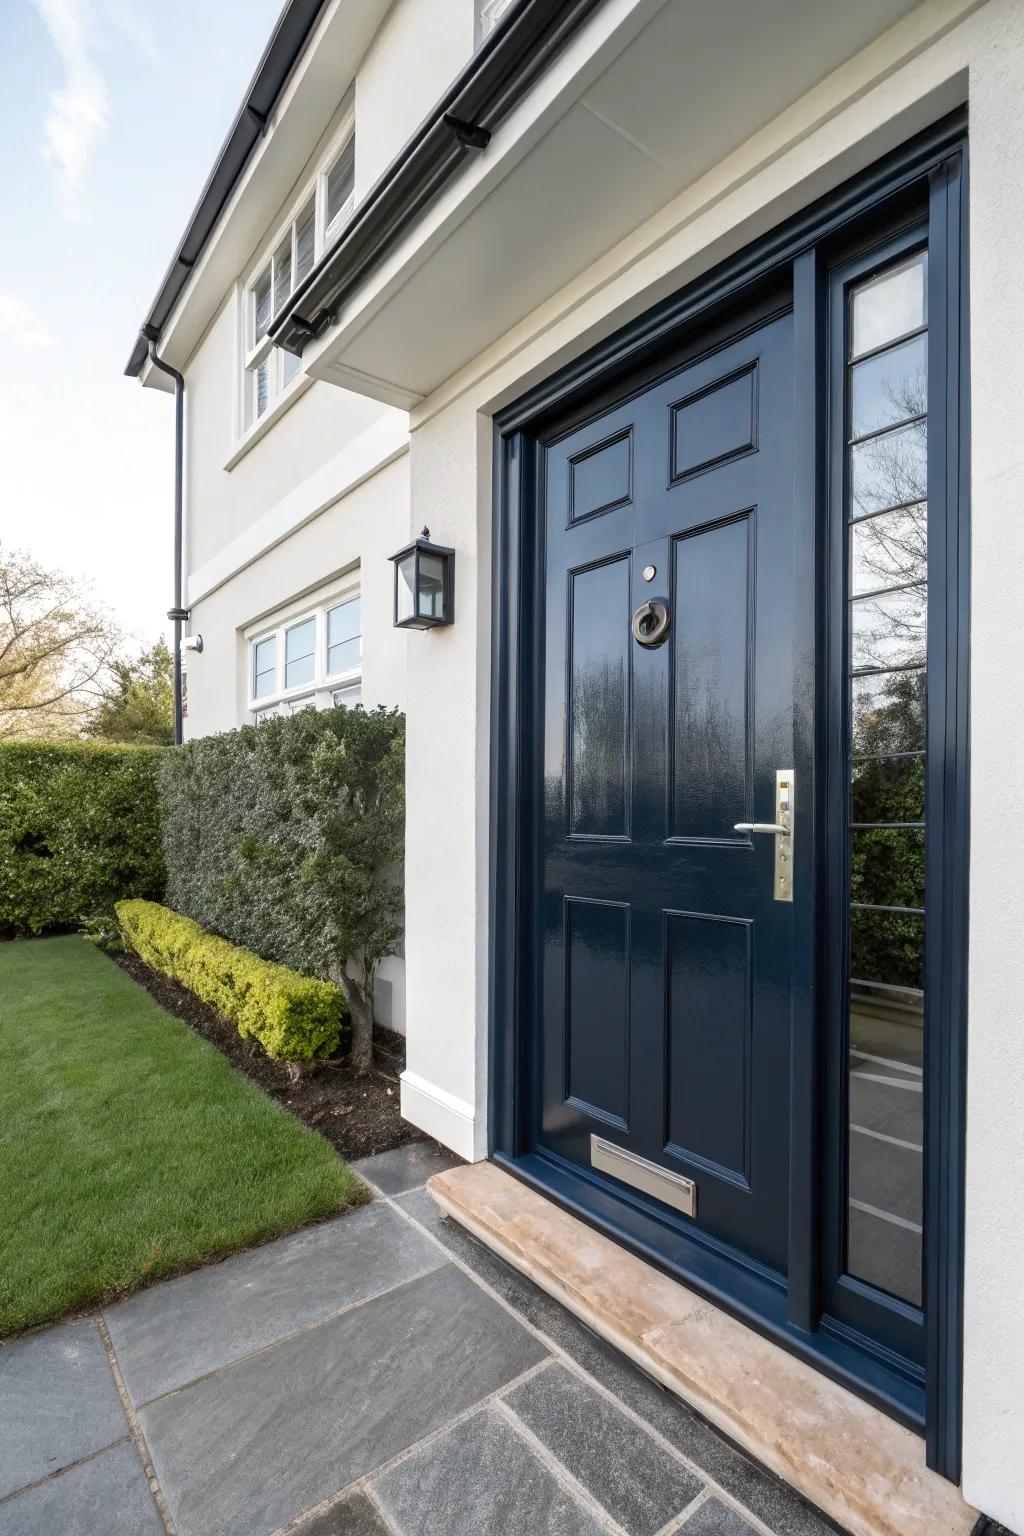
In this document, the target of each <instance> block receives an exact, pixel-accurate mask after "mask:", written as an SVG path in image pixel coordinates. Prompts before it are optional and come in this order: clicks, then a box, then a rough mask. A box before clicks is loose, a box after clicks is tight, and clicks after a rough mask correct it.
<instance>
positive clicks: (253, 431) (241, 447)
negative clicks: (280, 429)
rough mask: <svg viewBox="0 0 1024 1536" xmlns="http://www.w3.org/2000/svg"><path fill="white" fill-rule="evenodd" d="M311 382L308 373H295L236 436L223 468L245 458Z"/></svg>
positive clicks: (227, 468)
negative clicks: (268, 404) (249, 424)
mask: <svg viewBox="0 0 1024 1536" xmlns="http://www.w3.org/2000/svg"><path fill="white" fill-rule="evenodd" d="M312 383H313V380H312V379H311V378H310V377H309V375H308V374H305V373H298V374H296V375H295V378H294V379H292V380H291V382H290V383H289V384H286V385H285V387H284V389H283V390H282V391H281V393H280V394H279V395H278V397H277V399H276V400H275V401H274V403H273V405H271V406H269V407H268V409H267V410H265V411H264V412H263V415H262V416H261V417H260V418H259V419H258V420H257V421H254V422H253V424H252V426H251V427H249V428H248V429H247V430H246V431H245V433H244V434H243V435H242V436H241V437H240V438H238V440H237V441H236V443H235V446H234V448H233V449H232V450H231V454H230V457H229V458H227V459H226V460H225V462H224V468H225V470H232V469H234V467H235V465H236V464H238V463H240V462H241V460H242V459H244V458H245V456H246V454H247V453H248V452H249V449H250V448H255V446H256V444H257V443H258V442H259V440H260V438H261V437H265V436H266V434H267V433H268V432H269V431H270V429H271V427H272V426H273V425H274V423H275V422H277V421H280V419H281V417H282V416H283V415H284V413H285V411H287V410H290V409H291V407H292V406H293V405H294V404H295V402H296V400H298V399H299V398H300V396H302V395H304V394H305V393H306V390H307V389H308V388H309V386H310V385H311V384H312Z"/></svg>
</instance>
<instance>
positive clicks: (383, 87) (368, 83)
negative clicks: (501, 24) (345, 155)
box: [356, 0, 476, 198]
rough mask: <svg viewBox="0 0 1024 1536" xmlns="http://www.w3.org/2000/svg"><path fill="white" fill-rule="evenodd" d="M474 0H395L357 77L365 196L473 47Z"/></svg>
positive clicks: (360, 178) (359, 184)
mask: <svg viewBox="0 0 1024 1536" xmlns="http://www.w3.org/2000/svg"><path fill="white" fill-rule="evenodd" d="M475 5H476V0H395V4H394V5H393V6H392V7H391V10H390V11H389V12H388V15H387V19H386V20H385V22H384V25H383V26H382V27H381V28H380V30H379V32H378V33H377V35H376V37H375V38H374V40H373V42H372V43H371V45H370V47H369V48H368V49H367V51H366V54H365V56H364V58H363V61H362V63H361V64H360V66H359V71H358V73H357V75H356V123H357V128H356V197H357V198H361V197H364V196H365V195H366V193H367V191H368V190H369V188H370V187H371V186H372V185H373V183H374V182H375V181H376V180H377V177H378V176H379V175H380V173H381V171H383V170H384V168H385V166H387V165H388V164H389V163H390V162H391V160H393V159H394V157H395V155H396V154H397V153H398V151H399V150H400V149H401V148H402V145H403V144H404V143H405V142H406V140H407V139H408V138H410V136H411V135H412V133H413V132H414V130H415V129H416V128H418V127H419V125H420V123H421V122H422V121H423V119H424V118H425V117H426V115H427V113H428V112H429V111H430V109H431V107H433V105H434V103H435V102H436V101H437V100H438V99H439V98H440V97H441V96H442V95H443V94H444V92H445V91H446V90H447V88H448V86H449V85H450V84H451V82H452V81H453V80H454V79H455V76H456V75H457V74H458V73H459V71H460V70H461V69H462V67H463V66H464V65H465V63H466V61H467V60H468V59H469V57H470V55H471V54H472V52H473V43H474V30H475Z"/></svg>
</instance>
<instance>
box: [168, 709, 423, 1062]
mask: <svg viewBox="0 0 1024 1536" xmlns="http://www.w3.org/2000/svg"><path fill="white" fill-rule="evenodd" d="M404 779H405V753H404V721H403V719H402V717H401V716H400V715H398V714H397V713H393V712H392V713H389V712H387V711H385V710H375V711H370V712H366V711H363V710H361V709H355V710H349V709H343V708H337V709H330V710H312V709H309V710H303V711H302V712H300V713H299V714H296V715H290V716H285V717H282V718H276V719H273V720H268V721H266V722H265V723H263V724H260V725H249V726H243V727H242V728H241V729H240V730H237V731H230V732H228V733H227V734H225V735H223V736H210V737H205V738H203V739H202V740H200V741H196V742H191V743H189V744H188V745H187V746H185V747H181V748H176V749H175V750H174V751H173V752H170V753H168V754H167V756H166V758H165V761H164V764H163V768H162V770H161V798H162V803H163V810H164V853H165V857H166V860H167V869H168V884H167V901H168V903H169V904H170V905H171V906H173V907H174V908H175V909H176V910H177V911H179V912H184V913H186V914H187V915H188V916H189V917H192V918H194V919H195V920H196V921H197V922H200V923H202V924H203V926H204V927H207V928H211V929H213V930H214V931H215V932H217V933H221V934H224V935H225V936H226V937H227V938H229V939H231V940H233V941H234V942H235V943H238V944H244V945H245V946H246V947H247V948H249V949H252V950H254V951H255V952H256V953H258V954H261V955H263V956H265V957H266V958H267V959H269V960H277V961H279V962H281V963H282V964H286V965H290V966H293V967H295V969H297V970H301V971H306V972H309V973H311V974H313V975H318V976H332V977H335V978H336V979H337V980H338V981H339V982H340V984H341V986H342V987H343V989H344V991H345V995H346V997H347V999H348V1002H349V1007H350V1010H351V1014H352V1026H353V1040H352V1055H353V1064H354V1065H355V1066H356V1067H358V1068H360V1069H361V1068H363V1067H365V1066H366V1065H368V1062H369V1052H370V1045H371V1038H372V1024H373V1020H372V988H373V975H374V971H375V969H376V967H377V966H378V965H379V963H380V961H381V960H382V959H383V958H384V957H385V956H386V955H389V954H391V953H393V951H394V949H395V948H396V946H397V944H398V942H399V938H400V936H401V916H402V893H401V885H400V879H401V863H402V856H403V851H404V843H403V837H404V825H405V802H404Z"/></svg>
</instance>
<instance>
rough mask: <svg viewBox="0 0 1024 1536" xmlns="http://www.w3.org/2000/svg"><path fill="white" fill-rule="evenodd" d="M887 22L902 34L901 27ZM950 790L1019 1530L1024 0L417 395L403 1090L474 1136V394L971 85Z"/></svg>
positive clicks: (972, 1394)
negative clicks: (963, 895)
mask: <svg viewBox="0 0 1024 1536" xmlns="http://www.w3.org/2000/svg"><path fill="white" fill-rule="evenodd" d="M908 40H909V41H908ZM968 95H969V104H970V113H971V130H970V131H971V182H970V214H971V231H972V233H971V239H972V252H971V316H972V362H971V386H972V402H973V406H972V408H973V419H974V426H973V446H972V475H973V490H972V539H973V586H972V607H973V612H972V635H971V643H972V661H971V667H972V693H973V697H972V762H971V785H972V811H971V838H972V847H971V919H970V949H971V959H970V1023H969V1028H970V1053H969V1075H968V1117H969V1128H968V1175H967V1207H968V1233H967V1255H966V1312H965V1335H966V1337H965V1371H966V1383H965V1406H964V1430H965V1443H964V1484H963V1486H964V1493H965V1496H966V1498H967V1499H968V1500H969V1501H971V1502H972V1503H974V1504H975V1505H977V1506H978V1507H980V1508H981V1509H983V1510H984V1511H985V1512H986V1513H989V1514H991V1515H993V1516H994V1517H995V1518H997V1519H999V1520H1001V1521H1002V1522H1004V1523H1005V1524H1007V1525H1008V1526H1010V1527H1011V1528H1012V1529H1016V1530H1024V1390H1022V1388H1021V1383H1022V1382H1024V1323H1022V1320H1021V1309H1020V1304H1019V1298H1020V1295H1021V1288H1022V1281H1021V1276H1022V1274H1024V1223H1022V1222H1021V1221H1020V1219H1019V1214H1018V1210H1019V1206H1020V1203H1021V1202H1020V1197H1019V1195H1018V1191H1019V1190H1020V1189H1021V1188H1024V1136H1022V1135H1021V1130H1020V1127H1021V1124H1022V1123H1024V944H1022V943H1021V940H1020V934H1021V932H1022V931H1024V876H1022V869H1024V831H1022V827H1021V822H1020V818H1019V817H1018V816H1017V814H1016V811H1017V806H1018V805H1019V804H1020V803H1021V800H1022V791H1024V751H1022V749H1024V727H1022V726H1021V720H1022V719H1024V658H1022V657H1021V655H1020V654H1019V652H1020V641H1019V639H1018V636H1019V633H1020V624H1019V617H1018V615H1019V607H1020V599H1019V587H1020V581H1021V573H1022V572H1024V505H1022V502H1024V490H1022V485H1024V451H1022V441H1024V437H1022V431H1021V425H1020V404H1019V402H1020V398H1021V380H1020V378H1019V375H1020V373H1021V369H1022V363H1021V358H1022V356H1024V283H1022V281H1021V255H1020V253H1021V251H1022V250H1024V195H1022V193H1021V188H1020V181H1019V167H1020V164H1021V163H1022V153H1024V128H1022V119H1021V112H1020V103H1021V100H1022V99H1024V6H1022V5H1021V3H1020V0H988V3H986V4H983V5H979V6H971V5H963V4H960V5H957V4H956V3H954V0H949V3H943V0H929V3H927V4H926V5H924V6H922V7H921V8H920V9H919V12H917V13H915V15H914V16H913V17H911V18H908V24H907V26H905V27H904V28H903V29H902V31H901V32H899V34H898V37H897V38H896V40H895V41H893V40H892V39H883V40H881V41H880V42H879V43H877V44H875V45H872V47H871V48H870V49H868V50H866V51H865V53H864V54H862V55H860V56H858V58H856V59H853V60H851V61H850V62H849V64H848V65H845V66H843V68H842V69H841V70H839V71H837V72H836V74H835V75H834V76H832V77H830V79H829V80H828V81H826V82H824V83H823V85H821V86H819V87H816V88H815V90H814V91H813V92H811V93H809V95H808V97H807V98H804V99H803V100H802V101H801V102H799V103H795V104H794V106H793V107H792V108H791V109H790V110H789V111H788V112H787V113H785V114H783V116H782V117H781V118H780V119H778V120H776V122H774V123H772V124H770V125H768V127H767V128H765V129H764V130H763V131H762V132H760V133H759V134H757V135H756V136H755V137H754V138H753V139H751V140H750V141H748V142H747V144H745V145H743V146H741V147H740V148H739V149H738V150H737V151H735V152H734V153H733V154H732V155H731V156H730V157H729V161H728V162H727V163H723V165H722V166H721V167H716V168H715V169H714V170H713V171H711V172H710V173H708V175H707V176H705V177H702V178H701V181H700V183H698V184H695V186H694V187H693V188H691V189H688V190H687V192H685V193H683V194H682V195H681V196H680V197H679V198H677V199H675V200H674V201H673V203H672V204H671V205H669V207H667V208H666V209H665V210H664V212H663V213H662V214H660V215H658V216H656V217H655V218H654V219H652V220H651V221H650V223H649V225H648V226H644V227H643V228H641V229H640V230H638V231H637V232H636V233H635V234H634V235H633V236H631V237H629V239H628V240H626V241H624V242H623V243H622V247H621V248H616V249H615V250H613V251H612V252H609V253H608V254H607V255H606V256H605V257H603V258H602V259H601V261H599V262H596V263H595V264H594V266H593V267H592V268H590V269H588V270H587V271H585V272H583V273H582V274H581V275H580V277H579V278H578V279H576V280H575V281H574V282H573V283H571V284H570V285H568V286H567V287H566V288H565V289H563V290H562V291H561V292H560V293H559V294H558V295H556V296H555V297H554V298H553V299H552V300H551V301H550V302H549V303H547V304H545V305H544V306H542V308H541V309H540V310H538V311H537V312H535V313H534V314H533V315H532V316H530V317H528V318H526V319H525V320H524V321H523V322H522V323H521V324H520V325H518V326H517V327H516V328H515V330H514V331H512V332H510V333H509V334H508V335H507V336H506V337H505V338H503V340H502V341H501V342H500V343H498V344H496V345H495V346H494V347H492V348H490V349H489V351H488V352H487V354H485V355H484V356H482V357H480V358H478V359H476V360H475V361H474V363H473V364H471V365H470V366H469V367H467V368H466V369H465V370H463V372H462V374H460V375H459V376H457V377H456V378H454V379H452V380H450V381H448V383H447V384H446V385H444V386H443V387H442V388H440V389H439V390H437V391H436V392H435V394H434V395H433V396H431V397H430V398H429V399H428V400H426V401H425V402H424V403H423V405H422V406H421V407H418V408H417V410H416V411H415V412H414V414H413V418H412V427H413V440H412V454H411V469H412V514H413V522H414V523H415V524H419V523H420V522H422V521H423V520H424V519H425V518H426V519H428V520H429V521H430V524H431V528H432V529H433V531H434V532H435V534H436V535H437V536H438V537H439V538H443V539H444V541H445V542H448V543H451V544H453V545H454V546H455V547H456V548H457V550H458V561H459V577H458V583H457V585H458V599H457V601H458V607H457V614H458V618H457V621H456V624H455V627H454V628H453V629H452V630H451V631H449V632H447V633H444V634H435V635H425V636H414V637H413V639H412V643H411V646H410V652H409V697H408V716H409V763H408V777H409V784H410V801H409V816H410V835H409V844H408V859H407V876H406V883H407V900H408V912H409V920H410V941H409V949H408V988H409V996H410V1012H409V1022H410V1031H409V1074H408V1076H407V1079H406V1080H405V1081H404V1082H403V1099H402V1104H403V1112H404V1113H405V1114H406V1115H407V1116H408V1117H409V1118H411V1119H412V1120H414V1121H415V1122H416V1123H417V1124H419V1125H421V1126H423V1127H424V1128H425V1129H428V1130H430V1131H431V1132H432V1133H433V1134H434V1135H437V1136H438V1137H439V1138H440V1139H441V1140H443V1141H446V1142H447V1143H448V1144H449V1145H451V1146H452V1147H453V1148H455V1149H456V1150H457V1151H458V1152H460V1153H461V1154H462V1155H463V1156H467V1157H470V1156H475V1157H481V1156H484V1155H485V1152H486V1141H487V1139H486V1124H485V1121H486V1093H485V1082H486V1072H485V1062H486V1051H487V1034H486V1021H487V964H486V955H487V892H488V862H487V860H488V842H487V819H488V800H487V779H488V770H487V756H488V745H487V737H488V717H487V701H488V689H489V620H488V618H487V610H488V591H489V587H488V583H489V562H488V555H487V547H488V542H489V528H490V516H491V508H490V489H489V486H490V481H489V462H488V459H489V453H490V447H489V444H490V417H491V415H492V414H493V411H494V410H495V408H497V407H498V406H500V405H502V404H504V403H506V402H507V401H509V400H511V399H514V398H515V397H516V396H517V395H518V394H520V393H521V392H522V391H523V390H524V389H525V388H527V387H529V386H530V385H531V384H533V383H535V382H536V381H537V380H538V379H540V378H543V377H545V376H546V375H547V374H549V373H550V372H551V371H552V370H553V369H554V368H555V367H557V366H559V365H560V364H562V363H564V362H565V361H567V360H568V359H569V358H571V357H572V356H573V355H575V354H578V353H579V352H580V351H582V350H583V349H584V348H585V347H586V346H587V345H589V344H591V343H592V342H593V341H594V340H596V339H598V338H599V337H600V336H602V335H606V334H608V333H609V332H611V331H612V330H614V329H615V328H616V327H617V326H618V325H620V324H622V323H623V322H624V321H625V320H627V319H629V318H631V317H632V316H633V315H635V314H637V313H640V312H642V311H643V309H645V308H647V307H648V306H649V305H650V304H651V303H653V302H654V301H655V300H656V299H657V298H660V297H661V296H663V295H664V294H665V293H667V292H671V291H672V290H673V289H675V288H678V287H679V286H681V285H682V284H683V283H684V282H686V281H688V280H690V279H691V278H692V277H694V276H695V275H697V274H698V273H699V272H701V271H703V270H706V269H707V268H708V267H709V266H711V265H713V264H714V262H716V261H717V260H719V259H721V258H722V257H723V256H724V255H726V254H728V253H729V252H730V251H731V250H735V249H738V248H739V247H740V246H742V245H743V244H745V243H746V242H747V241H748V240H750V239H751V238H753V237H754V236H756V235H757V234H759V233H761V232H763V231H764V230H766V229H769V228H771V227H772V226H773V225H774V224H775V223H777V222H779V220H781V219H782V218H784V217H785V216H786V215H787V214H789V213H791V212H793V211H795V210H796V209H797V208H799V207H801V206H805V205H806V204H807V203H809V202H810V201H812V200H813V198H814V197H815V196H817V195H818V194H820V193H821V192H822V191H824V190H826V189H827V188H828V187H829V186H832V185H836V184H838V183H839V182H841V181H842V180H844V179H845V178H846V177H847V176H849V175H851V174H852V173H853V172H855V171H856V170H858V169H860V168H861V167H862V166H865V165H867V164H870V163H871V162H872V161H873V160H875V159H876V158H878V157H879V156H880V155H882V154H884V153H885V152H886V150H888V149H890V148H893V147H895V146H896V145H897V144H899V143H900V142H902V141H903V140H904V139H906V138H907V137H908V136H909V135H911V134H912V133H913V132H915V131H917V130H918V129H919V128H921V127H923V126H925V124H926V123H928V122H929V121H933V120H935V119H936V118H937V117H939V116H941V115H942V114H943V113H944V112H945V111H948V110H949V109H950V108H951V107H952V106H954V105H955V104H957V103H958V102H962V101H964V100H965V99H968Z"/></svg>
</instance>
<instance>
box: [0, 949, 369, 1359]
mask: <svg viewBox="0 0 1024 1536" xmlns="http://www.w3.org/2000/svg"><path fill="white" fill-rule="evenodd" d="M365 1198H366V1195H365V1190H364V1186H363V1185H362V1184H361V1183H360V1181H359V1180H358V1178H357V1177H356V1175H355V1174H354V1173H352V1171H351V1169H349V1168H348V1167H347V1166H346V1164H345V1163H343V1162H342V1161H341V1159H340V1158H339V1157H338V1156H337V1154H336V1153H335V1152H334V1150H333V1149H332V1148H331V1147H330V1146H328V1144H327V1142H325V1141H323V1140H321V1138H320V1137H319V1136H316V1135H314V1134H313V1132H312V1131H308V1130H306V1128H305V1127H304V1126H302V1125H300V1124H299V1123H298V1121H297V1120H294V1119H292V1117H291V1116H290V1115H289V1114H287V1113H286V1112H285V1111H284V1110H281V1109H278V1107H277V1106H276V1105H275V1104H274V1103H272V1102H271V1100H270V1099H268V1098H267V1097H266V1096H265V1095H264V1094H262V1093H261V1092H260V1091H259V1089H257V1088H256V1087H254V1086H253V1085H252V1084H251V1083H249V1082H247V1081H246V1079H245V1078H243V1077H241V1076H240V1075H239V1074H238V1073H237V1072H235V1070H234V1069H233V1068H232V1067H231V1066H230V1065H229V1063H228V1062H227V1060H226V1059H225V1058H224V1057H223V1056H221V1055H220V1053H219V1052H218V1051H216V1050H214V1048H213V1046H211V1045H208V1044H207V1043H206V1042H205V1041H204V1040H201V1039H200V1038H199V1037H198V1036H197V1035H195V1034H193V1033H192V1031H191V1030H190V1029H189V1028H188V1027H187V1025H185V1024H183V1023H181V1022H180V1021H179V1020H178V1019H175V1018H173V1017H172V1016H171V1015H170V1014H168V1013H165V1012H164V1010H163V1009H162V1008H161V1007H160V1006H159V1005H158V1004H157V1003H156V1002H154V1001H153V999H152V998H151V997H150V996H149V994H148V993H146V992H144V991H143V990H142V988H141V987H138V986H137V985H136V984H135V982H134V981H132V980H131V978H130V977H129V976H127V975H126V974H125V973H124V972H123V971H121V970H120V969H119V968H118V967H117V966H116V965H114V964H113V963H112V962H111V961H110V960H108V959H107V958H106V956H105V955H103V954H101V953H100V952H99V951H98V950H97V949H95V948H94V946H93V945H92V944H90V943H89V942H88V940H86V939H82V938H77V937H75V938H59V939H32V940H17V941H15V942H13V943H5V944H0V1212H2V1215H0V1335H2V1334H5V1333H11V1332H15V1331H17V1330H19V1329H22V1328H27V1327H30V1326H32V1325H33V1324H36V1323H42V1322H46V1321H48V1320H50V1319H52V1318H56V1317H60V1316H62V1315H63V1314H65V1313H67V1312H72V1311H76V1310H78V1309H81V1308H83V1307H87V1306H91V1305H94V1304H95V1303H97V1302H100V1301H102V1300H104V1299H109V1298H111V1297H113V1296H116V1295H119V1294H121V1293H123V1292H124V1291H127V1290H129V1289H132V1288H133V1287H136V1286H139V1285H141V1284H145V1283H147V1282H148V1281H151V1280H154V1279H156V1278H157V1277H159V1276H162V1275H168V1274H171V1273H173V1272H174V1271H176V1270H181V1269H188V1268H191V1267H192V1266H193V1265H196V1264H200V1263H202V1262H203V1261H204V1260H206V1259H210V1258H213V1257H214V1256H216V1255H220V1254H224V1253H227V1252H230V1251H231V1250H232V1249H235V1248H241V1247H245V1246H246V1245H248V1244H250V1243H254V1242H258V1241H260V1240H261V1239H264V1238H270V1237H274V1236H276V1235H277V1234H279V1233H281V1232H286V1231H288V1230H290V1229H292V1228H294V1227H297V1226H300V1225H301V1224H302V1223H303V1222H305V1221H309V1220H311V1219H313V1218H315V1217H318V1216H327V1215H329V1214H331V1213H332V1212H335V1211H339V1210H341V1209H343V1208H344V1207H345V1206H347V1205H354V1204H358V1203H360V1202H361V1201H362V1200H363V1199H365Z"/></svg>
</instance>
